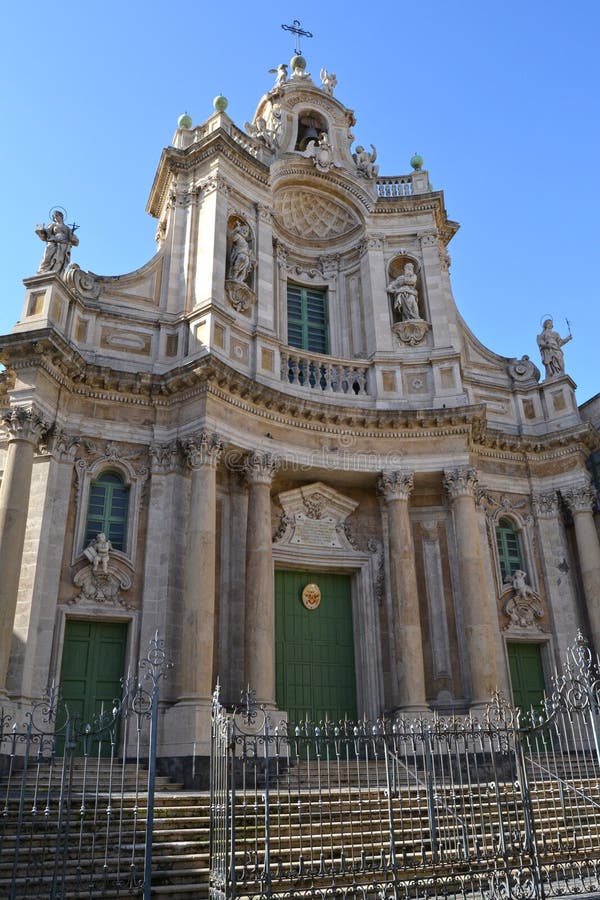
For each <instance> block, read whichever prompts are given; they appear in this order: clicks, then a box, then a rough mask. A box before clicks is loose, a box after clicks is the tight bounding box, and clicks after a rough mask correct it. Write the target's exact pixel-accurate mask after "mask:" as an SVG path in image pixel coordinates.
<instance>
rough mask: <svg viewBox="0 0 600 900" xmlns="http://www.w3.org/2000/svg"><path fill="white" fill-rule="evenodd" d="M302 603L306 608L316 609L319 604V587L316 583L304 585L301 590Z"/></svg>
mask: <svg viewBox="0 0 600 900" xmlns="http://www.w3.org/2000/svg"><path fill="white" fill-rule="evenodd" d="M302 604H303V605H304V606H305V607H306V609H309V610H311V611H312V610H313V609H317V608H318V607H319V606H320V604H321V588H320V587H319V585H318V584H315V583H314V582H311V583H310V584H307V585H306V586H305V587H304V590H303V591H302Z"/></svg>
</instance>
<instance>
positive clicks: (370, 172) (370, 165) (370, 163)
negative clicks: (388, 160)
mask: <svg viewBox="0 0 600 900" xmlns="http://www.w3.org/2000/svg"><path fill="white" fill-rule="evenodd" d="M371 150H372V153H369V151H368V150H365V148H364V147H362V146H361V145H360V144H359V146H358V147H357V148H356V152H355V153H353V154H352V158H353V159H354V162H355V163H356V170H357V172H358V174H359V175H363V176H364V177H365V178H368V179H371V178H376V177H377V175H378V174H379V166H376V165H374V163H375V160H376V159H377V150H376V149H375V145H374V144H371Z"/></svg>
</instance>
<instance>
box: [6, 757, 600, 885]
mask: <svg viewBox="0 0 600 900" xmlns="http://www.w3.org/2000/svg"><path fill="white" fill-rule="evenodd" d="M83 775H84V773H83V772H80V773H79V772H74V775H73V779H72V782H71V785H72V789H71V795H70V798H69V801H68V803H67V802H66V801H65V802H63V804H62V806H61V804H58V803H57V802H56V798H55V797H54V798H53V797H52V796H50V795H49V794H48V790H47V788H46V791H44V787H45V785H44V784H42V783H38V784H37V786H36V784H32V783H31V782H30V781H28V782H27V783H26V784H25V785H23V783H22V781H21V780H20V779H19V778H13V780H12V781H11V785H10V791H9V793H8V796H7V794H6V782H4V783H3V782H2V780H0V812H1V811H2V807H4V806H5V808H6V810H7V812H6V814H5V815H3V816H1V817H0V896H1V897H10V896H14V897H17V898H30V897H48V896H50V886H51V884H52V880H53V877H54V875H55V865H56V866H57V867H58V868H57V871H58V874H60V872H61V871H62V866H63V865H64V871H65V883H66V885H67V887H66V892H65V894H64V896H65V897H66V898H83V897H88V898H95V897H104V898H113V897H125V896H130V895H133V896H136V895H138V896H139V894H140V891H139V888H137V889H136V888H134V889H133V890H131V891H130V890H129V884H130V878H131V883H132V885H133V884H135V883H136V882H138V883H139V882H140V881H141V878H142V874H143V861H144V829H145V824H146V816H147V806H146V805H144V804H145V800H144V797H145V795H144V794H143V793H141V792H140V790H139V788H140V785H143V784H144V783H145V777H146V775H145V773H140V770H139V769H137V770H136V769H135V767H133V766H126V767H125V770H124V772H123V774H122V775H121V776H120V778H119V781H118V785H115V780H114V777H113V778H111V774H110V770H109V769H108V767H107V768H105V769H104V768H102V767H100V769H99V770H98V772H97V774H96V779H95V780H96V781H97V785H98V792H97V795H94V794H92V793H91V792H90V791H89V780H88V779H87V778H86V781H85V784H86V785H87V787H86V791H84V790H83V786H84V778H83ZM334 775H335V777H333V776H332V774H331V772H329V773H328V775H327V778H325V777H323V778H320V777H319V773H318V771H317V769H316V768H315V765H314V764H313V763H309V762H302V763H300V764H299V765H298V766H297V767H294V768H293V769H290V770H289V771H287V772H286V773H285V774H281V775H280V777H279V778H278V779H272V782H271V783H270V784H269V786H268V790H265V788H266V786H265V785H262V787H258V786H257V787H256V788H254V789H249V790H247V791H246V792H245V793H244V792H242V791H240V792H238V794H237V802H236V814H235V817H234V824H235V848H236V849H235V869H236V876H237V894H238V897H251V896H253V895H256V894H258V893H263V892H264V891H265V889H266V887H267V883H268V881H269V880H270V881H271V883H272V886H273V889H274V890H275V889H276V890H277V892H278V893H279V894H283V893H285V892H289V891H293V892H294V894H295V895H296V896H298V895H302V894H304V893H306V894H308V892H311V891H314V890H319V891H320V890H323V891H331V890H333V888H335V889H336V890H337V889H340V888H341V889H342V890H343V889H344V888H346V889H347V888H348V887H349V886H351V885H354V886H356V885H359V886H360V885H363V886H365V887H366V893H365V896H367V894H368V893H369V892H370V886H373V885H374V884H378V885H385V884H389V883H390V881H391V879H392V863H394V866H395V869H396V872H398V873H399V877H400V878H401V879H402V881H404V882H405V883H406V886H407V887H406V890H407V894H406V896H415V897H416V896H421V895H420V894H419V888H418V886H417V883H416V882H415V884H414V886H410V887H409V886H408V885H409V883H410V882H411V880H413V879H415V878H418V879H419V882H421V881H422V880H423V879H426V878H432V879H443V881H444V884H445V888H444V889H445V890H446V891H447V896H451V895H452V894H453V893H455V892H458V891H459V889H460V880H461V878H463V877H465V875H468V878H469V879H470V881H469V884H472V883H474V882H476V881H477V878H480V879H481V883H482V884H487V883H488V881H489V876H490V872H491V873H492V874H493V872H494V871H497V872H499V873H500V874H502V872H503V871H504V869H505V868H506V867H507V866H509V867H512V866H515V867H518V866H519V865H523V841H524V825H523V823H524V810H523V803H522V798H521V795H520V793H519V790H518V789H517V788H516V787H515V784H514V783H513V782H508V781H507V782H504V783H498V784H494V783H487V784H479V785H471V786H462V787H457V786H456V785H452V786H450V785H448V786H447V787H443V786H442V787H440V788H439V789H438V791H437V794H436V797H435V805H434V808H433V809H432V806H431V797H430V798H429V803H428V796H427V792H426V790H425V789H424V786H423V785H422V784H421V785H419V784H415V783H414V781H413V783H410V780H408V779H407V780H406V782H405V783H402V784H397V785H396V789H395V791H394V796H393V798H392V801H391V816H389V815H388V812H387V811H388V797H387V782H386V774H385V767H384V764H383V763H382V762H381V761H378V762H375V761H374V762H371V763H370V764H368V766H365V765H363V766H362V767H360V768H354V769H353V767H351V766H350V767H346V771H344V772H339V773H337V772H336V773H334ZM141 776H142V777H141ZM315 785H317V786H316V787H315ZM530 789H531V805H532V809H533V813H534V819H535V830H536V837H537V847H538V853H539V857H540V862H541V863H542V865H545V866H549V867H551V868H552V869H553V870H554V869H559V868H560V865H561V863H563V862H566V863H567V865H569V866H573V865H574V864H581V863H583V861H585V860H589V859H596V860H597V859H598V857H599V856H600V849H599V848H600V786H599V784H598V780H597V779H596V778H594V777H590V778H586V777H581V778H577V779H573V780H572V781H571V782H570V786H569V787H568V788H566V787H565V785H564V784H563V783H562V782H561V781H556V780H552V779H548V778H540V779H539V780H535V781H532V782H531V784H530ZM136 790H137V793H136ZM21 792H22V794H23V797H24V798H25V801H26V802H25V804H24V806H23V810H24V817H23V823H22V830H21V841H20V847H19V854H18V856H17V858H16V861H15V849H16V848H15V833H16V831H17V819H16V815H17V814H18V808H19V803H18V799H19V797H20V795H21ZM50 794H51V792H50ZM136 797H137V800H136ZM34 798H37V799H36V809H35V811H34V812H32V808H33V800H34ZM5 800H6V803H5ZM48 800H49V802H47V801H48ZM42 801H43V802H42ZM45 804H46V805H45ZM67 807H69V808H70V809H71V819H70V826H69V828H70V830H69V847H68V851H67V853H66V855H65V858H64V860H63V855H62V854H61V853H60V848H61V847H62V846H63V844H64V841H65V840H66V829H65V825H64V819H65V812H66V809H67ZM61 811H62V816H63V824H62V826H60V825H59V817H60V815H61ZM432 812H434V813H435V821H436V833H435V839H432V829H431V815H432ZM267 821H268V822H269V842H270V845H269V858H268V867H267V866H266V862H267V861H266V857H265V835H266V829H265V823H266V822H267ZM391 827H393V832H394V840H391V836H390V835H391ZM91 874H93V875H94V887H93V888H92V889H91V890H90V887H89V885H90V875H91ZM208 882H209V796H208V794H207V793H206V792H204V793H198V792H193V793H192V792H186V791H183V790H181V788H180V786H179V785H175V784H172V783H170V782H169V781H168V779H162V778H158V779H157V786H156V794H155V807H154V832H153V867H152V897H156V898H159V897H170V898H173V900H177V898H191V897H193V898H194V900H205V898H207V897H208ZM13 883H14V886H15V890H14V893H13V894H12V895H11V893H10V890H11V884H13ZM403 890H404V887H403ZM470 890H471V888H470V887H469V888H467V894H468V892H469V891H470ZM373 894H374V890H373ZM403 896H404V894H403ZM431 896H435V893H434V891H433V890H432V891H431Z"/></svg>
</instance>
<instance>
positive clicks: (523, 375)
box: [507, 356, 540, 384]
mask: <svg viewBox="0 0 600 900" xmlns="http://www.w3.org/2000/svg"><path fill="white" fill-rule="evenodd" d="M507 369H508V374H509V375H510V377H511V378H512V380H513V381H517V382H519V383H521V384H522V383H524V382H527V381H539V380H540V370H539V369H538V367H537V366H536V365H534V364H533V363H532V362H531V360H530V359H529V357H528V356H522V357H521V359H511V360H510V362H509V363H508V366H507Z"/></svg>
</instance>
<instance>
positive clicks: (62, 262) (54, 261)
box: [35, 209, 79, 275]
mask: <svg viewBox="0 0 600 900" xmlns="http://www.w3.org/2000/svg"><path fill="white" fill-rule="evenodd" d="M75 228H76V226H75V225H73V226H72V227H69V226H68V225H66V224H65V219H64V215H63V213H62V212H61V210H60V209H55V210H54V212H53V213H52V222H51V223H50V225H36V228H35V233H36V234H37V236H38V237H39V238H40V239H41V240H42V241H45V242H46V249H45V250H44V255H43V257H42V261H41V263H40V267H39V269H38V272H40V273H43V274H45V273H51V272H52V273H56V274H57V275H63V274H64V272H65V270H66V268H67V266H68V265H69V260H70V259H71V247H77V245H78V244H79V238H78V237H76V235H75Z"/></svg>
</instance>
